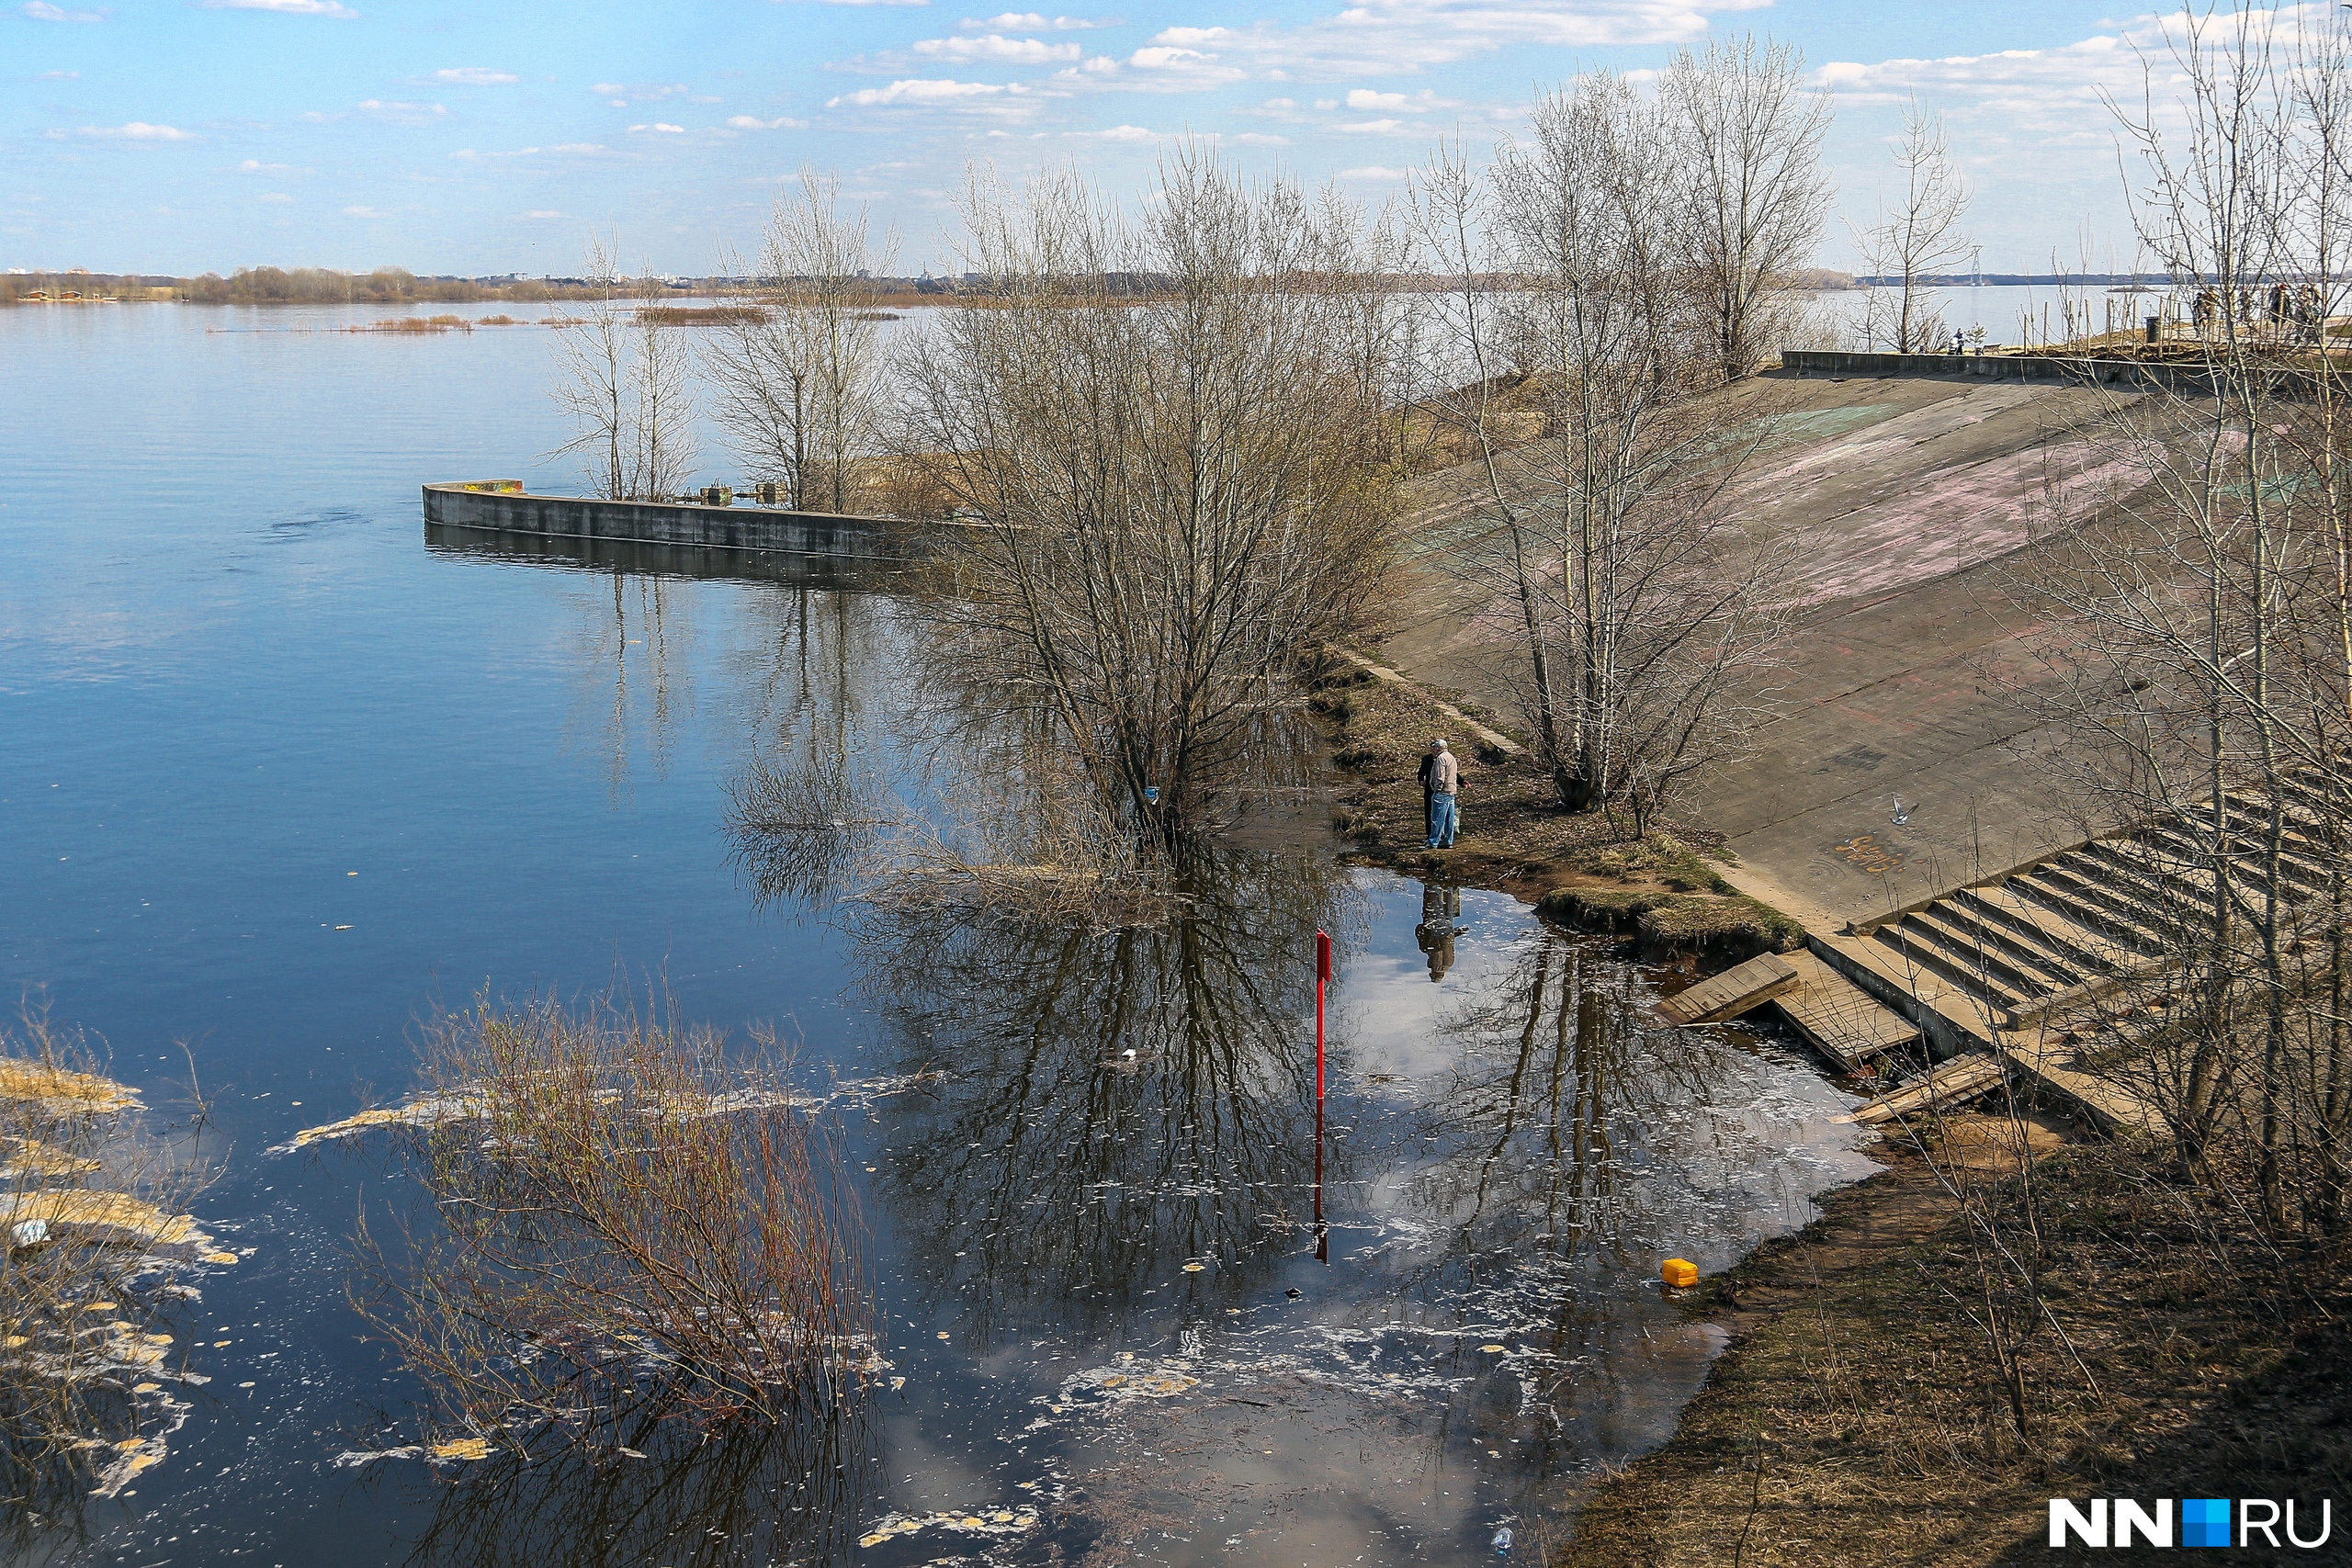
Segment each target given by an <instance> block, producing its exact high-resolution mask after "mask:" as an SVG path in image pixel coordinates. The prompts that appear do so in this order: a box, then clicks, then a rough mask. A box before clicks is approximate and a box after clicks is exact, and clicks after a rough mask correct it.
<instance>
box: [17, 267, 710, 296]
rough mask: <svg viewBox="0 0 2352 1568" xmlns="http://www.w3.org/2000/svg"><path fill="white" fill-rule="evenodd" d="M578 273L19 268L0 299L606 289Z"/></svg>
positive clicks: (694, 284) (694, 285)
mask: <svg viewBox="0 0 2352 1568" xmlns="http://www.w3.org/2000/svg"><path fill="white" fill-rule="evenodd" d="M660 287H662V288H663V289H665V290H667V291H668V292H671V293H675V294H689V295H690V294H697V293H705V292H708V291H709V290H708V289H707V288H706V287H705V286H704V285H703V284H702V283H701V282H700V281H698V280H685V281H682V282H675V283H670V282H665V283H663V284H662V285H661V286H660ZM603 292H604V291H603V290H602V289H600V288H592V287H590V286H589V285H588V284H587V283H586V282H585V281H584V280H582V279H579V278H548V277H520V276H507V277H448V276H442V277H419V276H417V275H416V274H414V273H413V272H410V271H409V270H407V269H406V268H405V267H397V266H379V267H378V268H377V269H376V270H375V271H373V272H336V271H333V270H331V269H329V268H326V267H316V266H298V267H277V266H249V267H240V268H238V269H237V271H236V272H235V273H233V274H232V275H231V276H227V277H223V276H220V274H219V273H216V272H208V273H206V274H204V276H201V277H175V276H171V275H169V274H158V273H109V272H49V273H43V272H12V273H7V274H5V275H0V304H8V305H14V304H19V303H26V302H29V301H33V300H36V299H40V300H51V299H85V300H87V299H177V300H182V301H185V302H187V303H188V304H193V305H343V304H353V305H442V304H447V305H463V304H470V303H475V302H478V301H482V300H501V301H508V302H512V303H515V304H530V303H533V302H535V301H538V300H545V299H591V298H594V297H595V296H597V295H599V294H601V293H603Z"/></svg>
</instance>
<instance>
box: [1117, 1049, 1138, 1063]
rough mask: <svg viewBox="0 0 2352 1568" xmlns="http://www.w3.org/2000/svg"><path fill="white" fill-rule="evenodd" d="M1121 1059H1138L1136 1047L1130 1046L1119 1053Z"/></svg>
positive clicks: (1130, 1060) (1128, 1060)
mask: <svg viewBox="0 0 2352 1568" xmlns="http://www.w3.org/2000/svg"><path fill="white" fill-rule="evenodd" d="M1119 1059H1120V1060H1121V1061H1123V1062H1132V1061H1134V1060H1135V1059H1136V1048H1135V1047H1134V1046H1132V1045H1130V1046H1128V1047H1127V1048H1126V1049H1125V1050H1124V1051H1122V1052H1120V1053H1119Z"/></svg>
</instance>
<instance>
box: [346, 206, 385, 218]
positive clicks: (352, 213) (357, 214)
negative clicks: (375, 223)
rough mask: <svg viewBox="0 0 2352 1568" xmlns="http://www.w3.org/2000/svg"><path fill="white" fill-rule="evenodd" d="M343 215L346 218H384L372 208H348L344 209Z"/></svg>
mask: <svg viewBox="0 0 2352 1568" xmlns="http://www.w3.org/2000/svg"><path fill="white" fill-rule="evenodd" d="M343 215H344V216H345V218H381V217H382V216H383V214H382V213H380V212H379V211H377V210H376V209H374V208H372V207H346V208H345V209H343Z"/></svg>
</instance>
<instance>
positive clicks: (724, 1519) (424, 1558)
mask: <svg viewBox="0 0 2352 1568" xmlns="http://www.w3.org/2000/svg"><path fill="white" fill-rule="evenodd" d="M625 1422H626V1418H624V1427H623V1429H624V1430H626V1424H625ZM633 1436H634V1437H635V1438H636V1441H635V1443H633V1444H631V1447H634V1448H637V1449H639V1451H641V1452H642V1453H643V1454H644V1455H645V1457H644V1458H642V1459H632V1458H629V1457H628V1456H627V1455H626V1454H624V1455H621V1456H619V1457H615V1456H614V1455H613V1453H612V1451H611V1450H608V1449H604V1448H602V1447H601V1446H600V1445H586V1444H582V1445H575V1446H573V1447H571V1448H569V1449H566V1450H560V1451H559V1452H557V1453H555V1454H553V1455H551V1456H547V1455H543V1456H541V1457H538V1458H536V1459H533V1460H531V1461H527V1462H526V1461H519V1460H513V1459H508V1458H503V1457H502V1458H498V1459H493V1460H490V1461H483V1462H481V1463H479V1464H474V1465H470V1466H466V1467H463V1468H462V1470H461V1471H460V1472H459V1473H458V1475H457V1476H456V1477H455V1478H454V1479H452V1480H451V1481H449V1482H447V1483H444V1484H442V1485H441V1486H440V1489H439V1490H440V1496H439V1500H438V1506H436V1507H435V1510H434V1513H433V1518H432V1523H431V1524H430V1525H429V1526H427V1527H426V1529H425V1530H424V1533H423V1535H422V1536H420V1537H419V1538H418V1540H417V1541H416V1544H415V1546H414V1548H413V1550H412V1551H411V1552H410V1553H409V1557H408V1562H409V1563H410V1564H411V1565H412V1568H548V1564H553V1563H562V1564H564V1565H565V1568H621V1565H623V1564H627V1565H628V1568H641V1565H642V1564H645V1563H649V1562H655V1563H664V1564H667V1565H668V1568H718V1565H719V1564H733V1563H739V1562H741V1563H774V1562H834V1561H847V1560H849V1559H850V1558H852V1557H854V1555H855V1543H856V1538H857V1524H858V1518H859V1515H860V1512H861V1510H862V1509H864V1508H865V1506H868V1504H869V1503H870V1502H871V1499H872V1498H873V1496H874V1494H875V1491H876V1479H877V1478H876V1474H875V1471H876V1443H875V1435H874V1430H873V1426H872V1423H871V1421H870V1419H869V1418H868V1416H866V1414H865V1410H864V1407H863V1403H862V1402H857V1401H852V1402H847V1403H845V1404H842V1405H840V1406H837V1407H835V1408H834V1409H833V1410H832V1411H831V1412H829V1413H828V1414H826V1415H824V1416H809V1417H807V1418H805V1419H803V1420H800V1421H797V1422H788V1423H786V1424H784V1425H781V1426H760V1425H757V1424H745V1425H739V1426H732V1427H721V1428H718V1429H717V1430H715V1431H713V1432H711V1433H709V1434H708V1435H707V1440H706V1438H704V1437H701V1436H697V1435H695V1434H692V1433H684V1432H681V1431H678V1430H675V1429H673V1428H671V1427H664V1426H662V1424H660V1423H659V1422H658V1420H656V1419H655V1418H654V1417H653V1416H650V1415H649V1416H648V1417H647V1419H646V1421H645V1423H644V1426H643V1429H642V1430H640V1431H639V1432H637V1433H635V1434H633ZM600 1461H601V1462H600Z"/></svg>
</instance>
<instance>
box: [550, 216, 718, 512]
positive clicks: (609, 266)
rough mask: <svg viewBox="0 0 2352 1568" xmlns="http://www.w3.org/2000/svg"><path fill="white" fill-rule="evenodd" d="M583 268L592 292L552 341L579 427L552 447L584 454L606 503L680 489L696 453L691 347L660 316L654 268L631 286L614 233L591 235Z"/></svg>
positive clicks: (565, 399)
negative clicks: (575, 315)
mask: <svg viewBox="0 0 2352 1568" xmlns="http://www.w3.org/2000/svg"><path fill="white" fill-rule="evenodd" d="M587 274H588V282H589V285H590V287H591V288H594V289H595V290H596V293H595V295H594V298H592V299H589V300H588V301H587V302H586V303H585V305H584V306H583V307H582V314H581V317H580V319H578V320H576V321H571V322H569V323H567V324H566V325H565V326H563V327H562V328H561V329H560V332H559V333H558V335H557V338H556V365H557V378H556V384H555V400H556V403H557V405H558V406H559V407H560V408H561V409H562V410H563V412H565V413H566V414H567V415H569V416H570V418H571V425H572V432H573V434H572V436H571V440H569V441H566V442H564V443H563V444H562V445H561V446H558V447H556V449H555V451H556V452H557V453H562V452H580V453H582V454H584V455H585V456H586V457H587V459H588V463H589V483H590V484H591V485H592V486H593V487H594V490H595V491H596V493H597V494H598V495H600V496H603V497H605V499H607V500H612V501H634V500H645V499H650V498H657V497H662V496H668V495H673V494H675V493H676V492H677V491H678V490H679V489H680V488H681V487H682V486H683V485H684V483H685V480H686V476H687V473H688V471H689V469H690V468H692V466H693V463H694V458H695V448H694V434H693V420H694V408H693V389H692V387H691V385H690V382H689V376H688V371H689V368H690V366H689V361H688V357H687V352H686V349H685V346H684V344H683V343H682V342H680V341H679V340H678V339H677V338H676V337H674V336H673V335H671V333H672V329H670V328H668V327H666V326H665V325H663V324H662V319H661V315H660V308H661V305H662V298H663V297H662V286H661V284H660V283H659V281H658V280H656V279H655V278H654V277H653V276H651V269H650V267H648V268H644V269H642V275H641V276H639V278H637V279H636V280H635V283H634V287H632V286H631V280H630V279H629V278H628V277H627V276H624V275H623V274H622V272H621V268H620V245H619V241H618V239H617V238H600V237H598V236H595V235H593V234H592V235H591V236H589V240H588V265H587ZM632 298H633V299H634V303H632V302H631V300H632ZM554 455H555V454H553V453H550V454H549V456H554Z"/></svg>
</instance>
